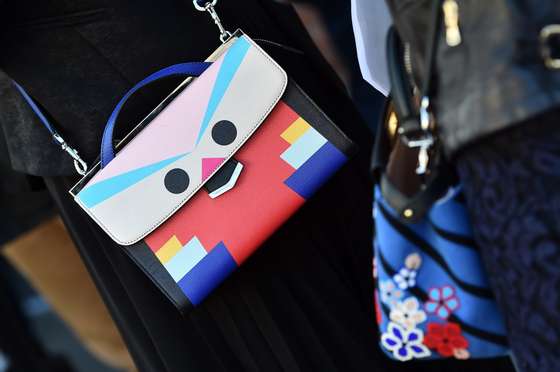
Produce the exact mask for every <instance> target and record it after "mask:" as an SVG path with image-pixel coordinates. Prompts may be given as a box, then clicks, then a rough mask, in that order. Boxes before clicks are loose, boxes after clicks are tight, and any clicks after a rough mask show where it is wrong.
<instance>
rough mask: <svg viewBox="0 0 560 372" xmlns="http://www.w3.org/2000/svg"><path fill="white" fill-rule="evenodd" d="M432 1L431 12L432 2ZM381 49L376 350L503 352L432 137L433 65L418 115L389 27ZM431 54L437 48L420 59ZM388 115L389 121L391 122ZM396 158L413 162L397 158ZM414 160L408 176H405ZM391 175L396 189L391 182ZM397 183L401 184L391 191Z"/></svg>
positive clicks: (404, 353)
mask: <svg viewBox="0 0 560 372" xmlns="http://www.w3.org/2000/svg"><path fill="white" fill-rule="evenodd" d="M434 4H435V5H434V15H437V14H438V13H437V12H439V6H440V1H434ZM434 19H438V20H439V17H437V16H435V18H434ZM434 23H435V25H434V29H433V30H431V32H432V35H433V36H434V37H433V40H436V35H437V24H438V23H439V22H434ZM387 45H388V66H389V75H390V80H391V85H392V89H391V98H392V102H393V107H390V108H388V110H387V113H388V115H386V117H387V118H391V119H389V120H387V122H386V123H385V125H380V126H379V129H378V135H377V143H376V148H375V153H374V170H375V173H376V178H377V180H378V182H377V185H376V186H375V198H374V220H375V229H376V235H375V238H374V270H373V275H374V279H375V305H376V306H375V307H376V312H377V322H378V325H379V329H380V344H381V348H382V349H383V351H384V352H386V354H387V355H388V356H390V357H391V358H393V359H395V360H399V361H408V360H413V359H438V358H456V359H468V358H489V357H496V356H503V355H507V354H508V352H509V349H508V344H507V339H506V329H505V325H504V321H503V318H502V315H501V314H500V311H499V309H498V307H497V304H496V301H495V299H494V297H493V294H492V291H491V289H490V287H489V284H488V279H487V277H486V274H485V271H484V267H483V264H482V260H481V256H480V253H479V251H478V248H477V246H476V244H475V242H474V240H473V238H472V236H473V234H472V229H471V225H470V222H469V218H468V214H467V209H466V205H465V202H464V200H463V196H462V193H461V186H460V185H458V184H457V181H456V180H454V179H453V176H452V170H451V168H450V167H449V165H447V164H446V163H445V161H444V159H443V155H442V152H441V149H440V148H439V144H438V143H437V139H436V136H435V134H434V133H433V132H434V130H433V129H434V125H433V122H432V115H431V113H430V112H428V108H429V100H428V99H427V97H428V94H429V93H430V90H429V80H431V79H430V78H429V77H430V76H431V65H432V63H433V62H431V61H428V63H427V64H426V65H427V66H429V67H428V72H429V73H428V74H427V75H426V76H428V78H427V79H425V80H426V81H425V82H424V86H423V87H422V88H423V89H421V90H420V92H421V93H422V97H423V98H422V99H421V101H420V102H421V104H420V108H419V109H416V108H415V106H414V105H413V104H412V102H413V101H414V100H413V97H412V91H413V89H412V87H411V86H410V80H409V77H408V76H407V71H406V68H405V66H404V64H403V63H402V62H403V61H404V55H405V54H406V52H405V50H406V47H404V48H403V45H402V43H401V42H400V40H399V38H398V35H397V34H396V32H395V31H394V29H393V30H391V31H390V32H389V37H388V40H387ZM434 49H435V42H434V45H432V46H428V51H429V53H427V55H428V56H430V55H432V54H433V53H434V52H433V50H434ZM393 111H394V114H396V116H392V117H391V116H390V114H391V113H392V112H393ZM391 136H392V138H391ZM392 146H393V150H391V147H392ZM398 146H400V147H398ZM397 147H398V148H397ZM395 149H397V150H395ZM391 151H393V153H392V154H391V156H389V154H390V153H391ZM411 155H412V156H411ZM399 157H401V158H406V157H408V158H412V159H413V160H414V163H410V162H408V163H407V161H403V160H402V159H401V160H400V161H399V160H396V159H397V158H399ZM416 160H417V168H416V172H414V171H411V172H409V173H410V174H409V175H407V174H406V169H405V170H404V173H403V168H407V167H406V165H410V164H412V165H413V166H414V165H416V164H415V163H416ZM389 163H391V164H390V165H389V166H388V164H389ZM395 164H397V167H395ZM389 168H390V170H391V171H393V170H394V169H398V171H399V172H400V175H399V176H395V173H393V174H392V175H393V177H390V176H388V175H387V172H386V169H389ZM412 169H413V167H411V170H412ZM389 173H390V172H389ZM403 174H404V175H405V176H404V177H403ZM395 178H396V179H397V183H393V182H392V180H394V179H395ZM399 180H400V181H401V182H400V183H403V184H406V185H405V186H406V187H403V185H400V187H398V186H397V184H398V183H399V182H398V181H399ZM403 180H404V182H403ZM414 182H418V183H419V185H418V187H417V188H415V190H419V191H417V192H416V193H415V194H414V195H413V196H409V195H410V194H411V192H410V190H408V191H407V192H404V191H401V189H402V188H410V185H411V184H412V183H414Z"/></svg>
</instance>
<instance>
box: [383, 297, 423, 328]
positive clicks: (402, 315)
mask: <svg viewBox="0 0 560 372" xmlns="http://www.w3.org/2000/svg"><path fill="white" fill-rule="evenodd" d="M389 318H391V320H392V321H393V322H395V323H397V324H400V325H401V326H403V327H404V328H405V329H413V328H416V326H417V325H418V324H420V323H422V322H424V321H426V313H425V312H424V311H422V309H420V304H419V303H418V300H417V299H416V298H415V297H409V298H407V299H406V300H404V301H403V302H397V303H396V304H395V307H393V309H391V313H390V314H389Z"/></svg>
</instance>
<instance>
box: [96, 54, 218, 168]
mask: <svg viewBox="0 0 560 372" xmlns="http://www.w3.org/2000/svg"><path fill="white" fill-rule="evenodd" d="M211 64H212V63H211V62H188V63H179V64H177V65H173V66H169V67H166V68H164V69H163V70H159V71H157V72H154V73H153V74H151V75H150V76H148V77H147V78H145V79H144V80H142V81H141V82H139V83H138V84H136V85H135V86H134V87H132V88H131V89H130V90H129V91H128V92H127V93H126V94H125V95H124V96H123V97H122V98H121V100H120V101H119V103H118V104H117V106H116V107H115V109H114V110H113V112H112V113H111V116H110V117H109V120H108V121H107V125H106V126H105V130H104V131H103V138H102V140H101V168H104V167H106V166H107V164H109V163H110V162H111V161H112V160H113V159H114V158H115V150H114V149H113V130H114V129H115V123H116V121H117V117H118V116H119V113H120V111H121V109H122V108H123V106H124V104H125V103H126V101H128V99H129V98H130V97H131V96H132V95H133V94H134V93H136V92H137V91H138V90H139V89H140V88H142V87H144V86H146V85H148V84H150V83H152V82H154V81H156V80H159V79H161V78H164V77H168V76H173V75H189V76H200V75H201V74H202V73H203V72H204V71H206V69H207V68H208V67H210V65H211Z"/></svg>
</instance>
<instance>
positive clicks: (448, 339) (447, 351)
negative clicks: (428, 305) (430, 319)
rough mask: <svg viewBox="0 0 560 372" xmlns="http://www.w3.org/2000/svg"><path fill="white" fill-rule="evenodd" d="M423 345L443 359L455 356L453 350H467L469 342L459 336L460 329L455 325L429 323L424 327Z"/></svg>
mask: <svg viewBox="0 0 560 372" xmlns="http://www.w3.org/2000/svg"><path fill="white" fill-rule="evenodd" d="M424 345H426V346H427V347H429V348H430V349H435V350H437V352H438V353H439V354H440V355H441V356H443V357H451V356H454V355H455V350H460V349H465V350H466V349H467V348H468V347H469V341H467V339H466V338H464V337H463V335H462V334H461V327H460V326H459V325H458V324H456V323H445V324H439V323H429V324H428V326H427V327H426V335H425V336H424Z"/></svg>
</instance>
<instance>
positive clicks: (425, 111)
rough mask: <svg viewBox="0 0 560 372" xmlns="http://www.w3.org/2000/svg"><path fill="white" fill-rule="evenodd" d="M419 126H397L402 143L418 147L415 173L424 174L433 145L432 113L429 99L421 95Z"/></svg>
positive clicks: (410, 146)
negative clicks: (410, 128)
mask: <svg viewBox="0 0 560 372" xmlns="http://www.w3.org/2000/svg"><path fill="white" fill-rule="evenodd" d="M419 111H420V128H419V129H418V128H416V129H412V130H406V129H405V128H403V127H401V128H399V135H400V136H401V139H402V141H403V143H404V144H405V145H406V146H407V147H409V148H417V149H418V166H417V167H416V174H418V175H424V174H426V172H427V171H428V164H429V163H430V153H429V151H430V149H431V148H432V146H433V145H434V142H435V140H434V135H433V134H432V114H431V113H430V99H429V98H428V97H422V100H421V101H420V110H419Z"/></svg>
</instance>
